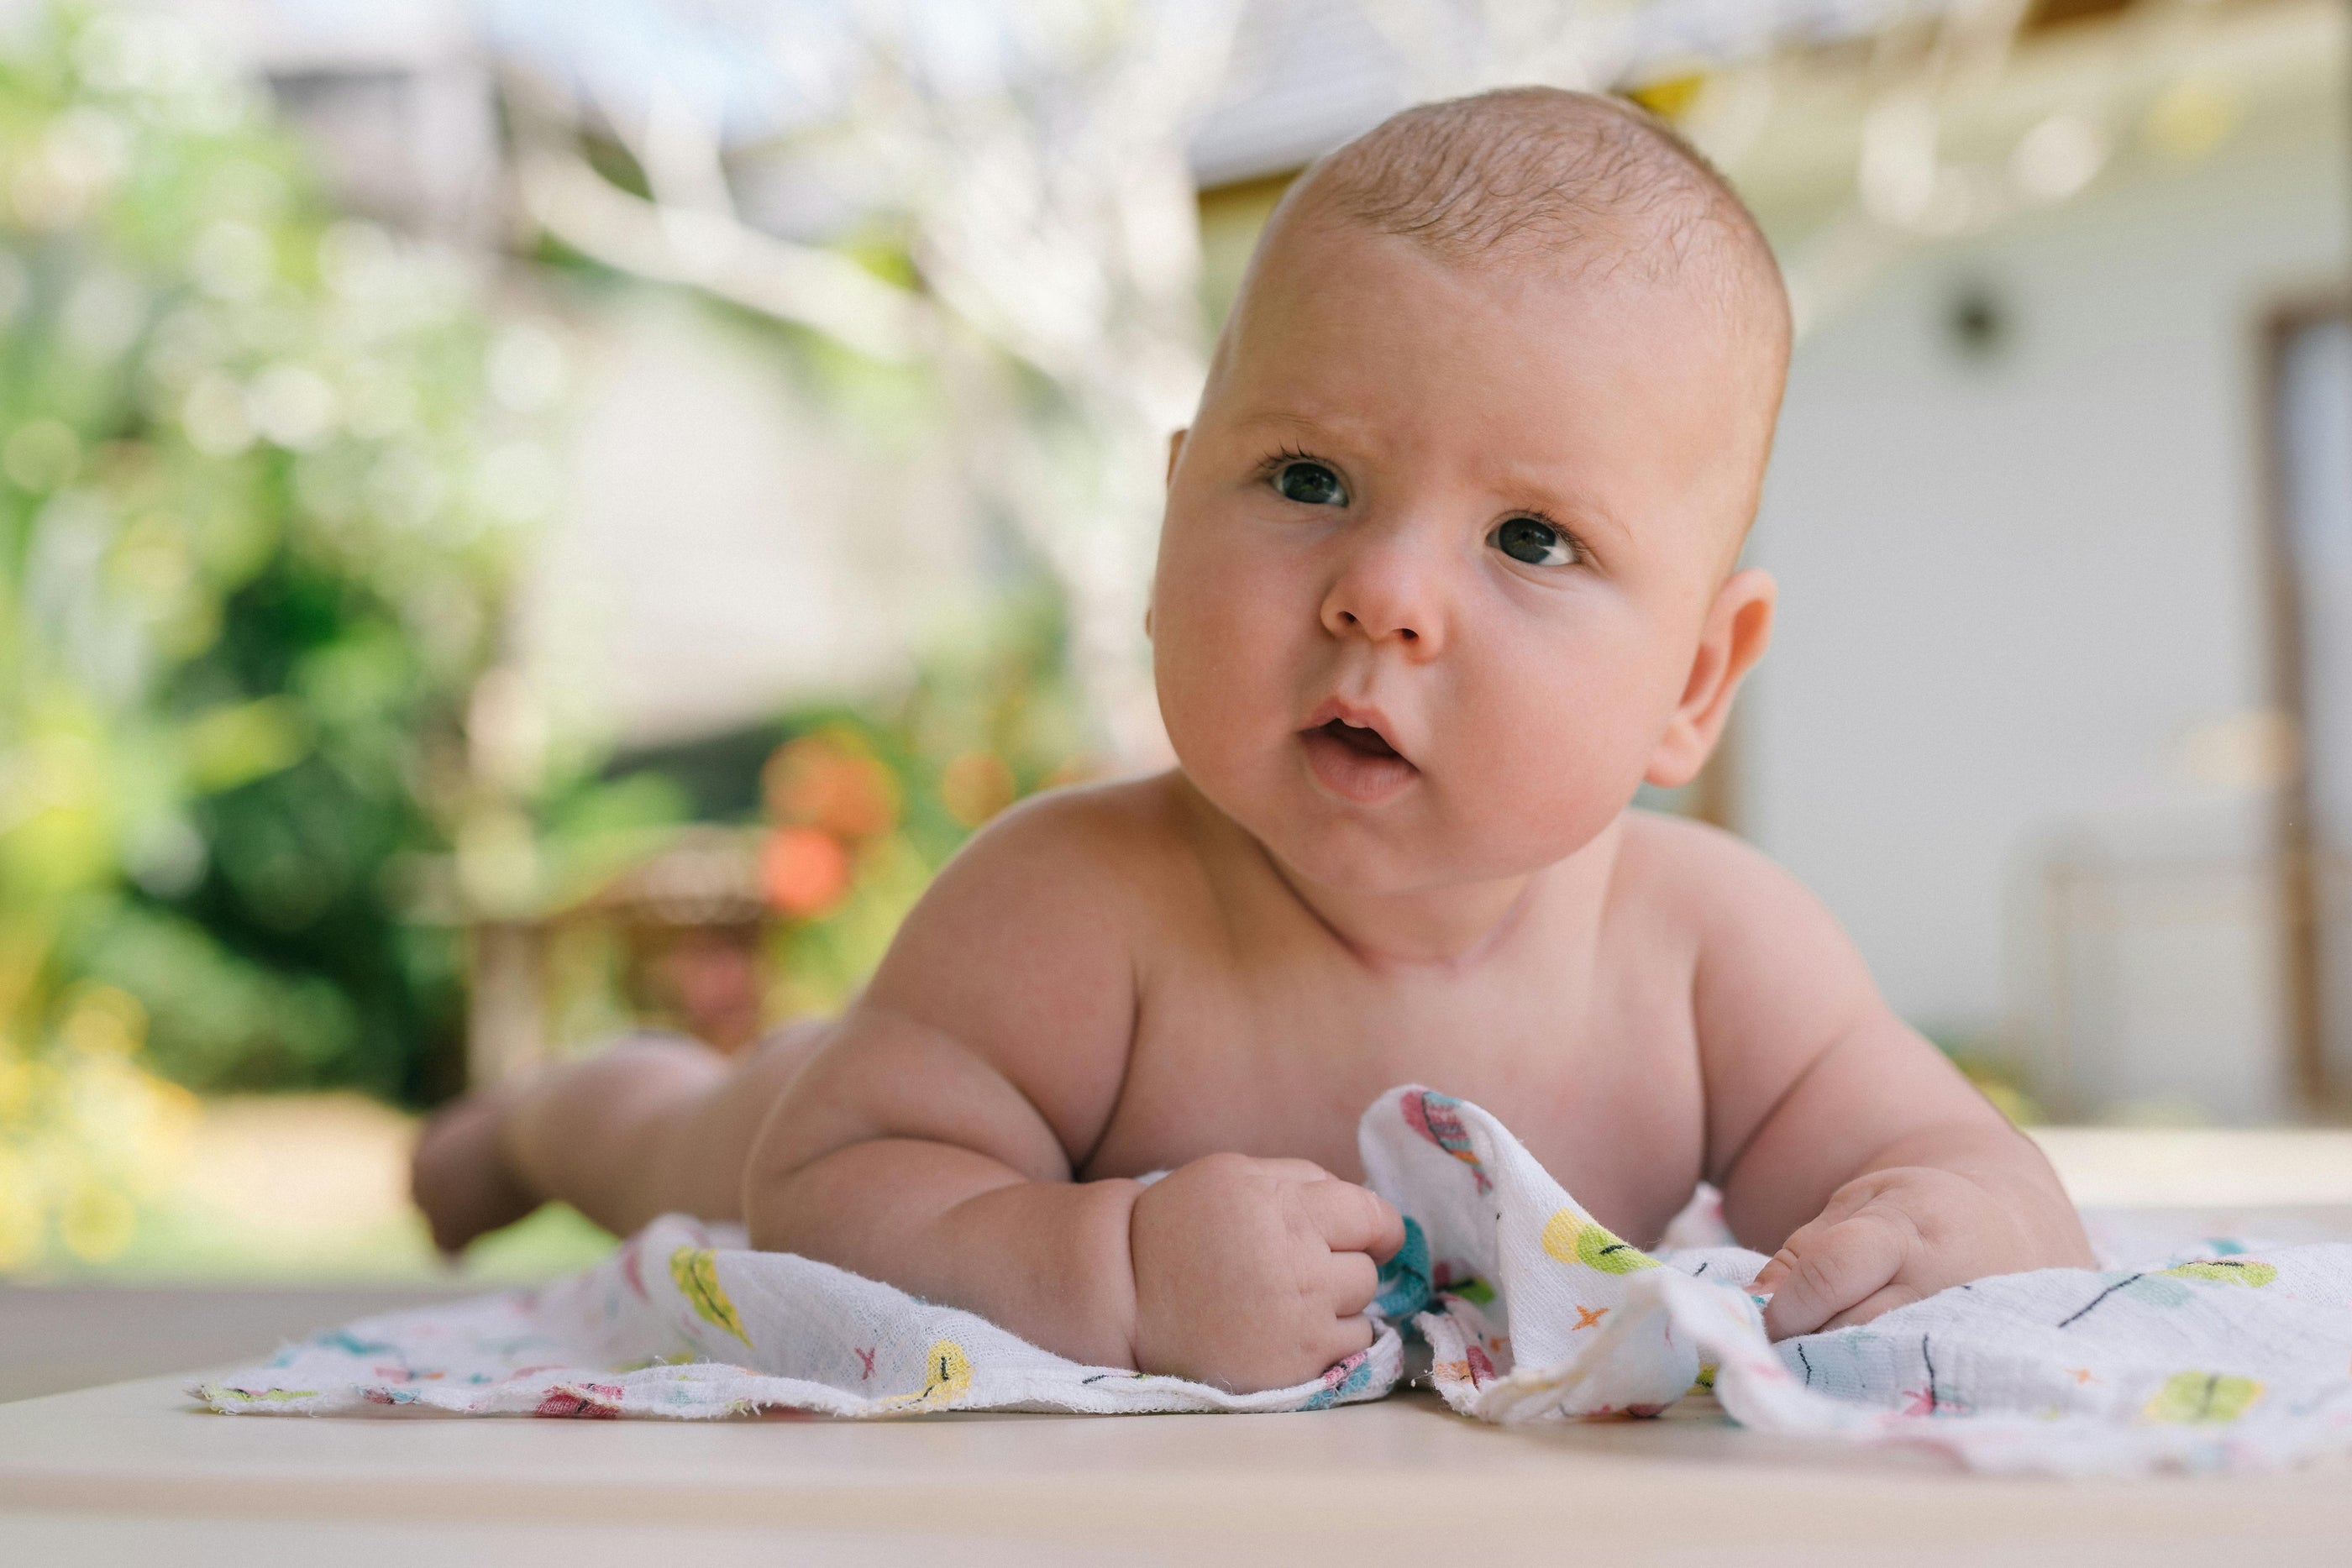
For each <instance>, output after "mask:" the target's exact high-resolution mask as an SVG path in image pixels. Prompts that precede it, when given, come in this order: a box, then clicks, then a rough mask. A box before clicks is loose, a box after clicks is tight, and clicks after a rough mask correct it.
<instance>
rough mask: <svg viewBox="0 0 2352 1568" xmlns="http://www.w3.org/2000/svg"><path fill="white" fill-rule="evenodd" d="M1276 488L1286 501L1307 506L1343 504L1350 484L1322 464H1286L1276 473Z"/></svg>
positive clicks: (1341, 505) (1335, 505) (1305, 462)
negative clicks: (1343, 482) (1342, 480)
mask: <svg viewBox="0 0 2352 1568" xmlns="http://www.w3.org/2000/svg"><path fill="white" fill-rule="evenodd" d="M1274 487H1275V489H1276V491H1277V492H1278V493H1279V494H1280V495H1281V496H1282V498H1283V499H1284V500H1286V501H1297V502H1298V503H1300V504H1301V505H1302V506H1308V507H1344V506H1346V505H1347V504H1348V487H1347V486H1345V485H1342V484H1340V483H1339V476H1338V475H1337V474H1334V473H1332V472H1331V470H1330V469H1328V468H1327V467H1325V466H1324V465H1322V464H1320V463H1312V462H1307V461H1303V460H1302V461H1299V462H1295V463H1286V464H1284V465H1282V467H1281V469H1280V471H1278V472H1277V473H1276V475H1275V476H1274Z"/></svg>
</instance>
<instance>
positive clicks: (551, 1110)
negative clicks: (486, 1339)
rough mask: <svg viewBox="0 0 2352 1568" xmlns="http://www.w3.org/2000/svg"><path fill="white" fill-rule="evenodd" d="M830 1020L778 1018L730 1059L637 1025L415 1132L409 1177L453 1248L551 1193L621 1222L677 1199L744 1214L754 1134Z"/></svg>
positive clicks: (632, 1223)
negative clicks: (780, 1025)
mask: <svg viewBox="0 0 2352 1568" xmlns="http://www.w3.org/2000/svg"><path fill="white" fill-rule="evenodd" d="M828 1029H829V1026H828V1025H826V1024H824V1023H822V1022H814V1021H812V1022H808V1023H803V1024H800V1025H797V1026H794V1027H793V1028H790V1029H786V1030H779V1031H777V1032H776V1033H775V1034H773V1035H771V1036H770V1037H769V1038H768V1039H767V1040H764V1041H762V1042H761V1043H760V1044H759V1045H757V1046H755V1047H754V1048H753V1049H752V1050H751V1051H747V1052H745V1053H744V1054H743V1056H741V1057H740V1058H738V1059H736V1060H734V1061H730V1060H729V1059H728V1058H726V1057H724V1056H721V1055H720V1054H719V1052H717V1051H713V1050H711V1049H710V1048H709V1046H707V1045H704V1044H702V1043H700V1042H699V1041H698V1040H688V1039H686V1038H684V1037H683V1036H677V1035H646V1036H638V1037H635V1038H632V1039H629V1040H623V1041H621V1042H620V1043H619V1044H617V1045H614V1047H613V1048H612V1049H610V1050H609V1051H604V1052H602V1053H601V1054H599V1055H596V1056H593V1057H591V1058H589V1059H588V1060H587V1061H580V1062H574V1063H571V1064H568V1065H565V1066H562V1067H558V1068H555V1069H553V1070H552V1071H548V1072H545V1073H542V1074H541V1075H540V1076H539V1077H537V1078H535V1079H532V1080H530V1081H529V1082H524V1083H522V1084H520V1085H515V1086H511V1087H501V1088H499V1089H494V1090H490V1091H487V1092H483V1093H479V1094H474V1095H468V1096H467V1098H466V1099H464V1100H462V1101H460V1102H459V1103H457V1104H456V1105H454V1106H452V1107H450V1108H449V1109H448V1110H447V1111H445V1112H443V1113H441V1114H440V1115H438V1116H436V1117H435V1118H434V1119H433V1121H432V1122H431V1123H430V1124H427V1126H426V1127H425V1134H424V1135H423V1137H421V1138H420V1139H419V1140H418V1142H417V1146H416V1158H415V1167H414V1171H413V1180H412V1186H413V1189H414V1191H415V1197H416V1202H417V1206H418V1207H421V1208H423V1209H424V1210H425V1218H426V1219H427V1220H428V1221H430V1222H431V1224H432V1227H433V1239H434V1241H435V1243H436V1245H438V1246H440V1247H441V1248H442V1249H445V1250H448V1251H455V1250H456V1249H457V1248H459V1247H462V1246H464V1245H465V1244H466V1243H467V1241H469V1240H471V1239H473V1238H474V1237H476V1236H478V1235H480V1234H481V1233H482V1232H484V1231H486V1230H493V1229H496V1228H498V1227H499V1226H501V1225H505V1224H507V1223H509V1222H510V1221H512V1220H515V1219H520V1218H522V1216H523V1215H525V1214H528V1213H529V1212H530V1210H531V1209H532V1208H535V1207H538V1206H539V1205H540V1204H541V1203H542V1202H546V1201H549V1200H561V1201H562V1202H565V1203H569V1204H570V1205H572V1207H574V1208H577V1209H579V1210H580V1211H581V1212H582V1213H583V1214H585V1215H586V1216H587V1217H588V1218H591V1219H593V1220H594V1221H595V1222H596V1223H597V1224H599V1225H602V1226H604V1228H606V1229H608V1230H612V1231H614V1232H617V1233H620V1234H623V1235H625V1234H627V1233H628V1232H630V1231H632V1230H635V1229H636V1228H638V1227H639V1226H641V1225H643V1224H645V1223H646V1221H647V1220H649V1219H652V1218H655V1217H656V1215H661V1214H667V1213H671V1212H680V1213H686V1214H692V1215H697V1216H699V1217H700V1218H705V1219H735V1218H740V1209H741V1203H742V1190H741V1189H742V1180H743V1164H744V1160H745V1157H746V1156H747V1155H749V1154H750V1152H751V1140H752V1137H753V1136H754V1135H755V1134H757V1133H758V1132H759V1130H760V1124H761V1122H762V1121H763V1120H765V1119H766V1117H767V1113H768V1110H769V1107H770V1106H772V1105H773V1104H774V1103H775V1101H776V1097H777V1096H778V1095H779V1094H782V1092H783V1091H784V1089H785V1087H786V1086H787V1085H788V1084H790V1083H791V1082H792V1081H793V1078H794V1076H796V1075H797V1074H798V1073H799V1071H800V1070H801V1067H802V1065H803V1063H805V1062H806V1061H808V1059H809V1057H810V1056H811V1055H813V1054H814V1052H815V1051H816V1049H817V1048H818V1047H819V1046H820V1045H822V1044H823V1043H824V1038H825V1035H826V1033H827V1031H828Z"/></svg>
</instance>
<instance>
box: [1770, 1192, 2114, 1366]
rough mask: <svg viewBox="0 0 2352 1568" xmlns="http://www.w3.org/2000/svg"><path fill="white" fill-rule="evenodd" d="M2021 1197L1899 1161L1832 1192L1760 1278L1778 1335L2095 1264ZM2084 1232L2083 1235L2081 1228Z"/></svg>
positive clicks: (1773, 1331)
mask: <svg viewBox="0 0 2352 1568" xmlns="http://www.w3.org/2000/svg"><path fill="white" fill-rule="evenodd" d="M2027 1207H2031V1206H2030V1205H2023V1206H2021V1205H2020V1204H2019V1203H2018V1202H2017V1201H2015V1200H2014V1199H2013V1198H2012V1200H2011V1201H2009V1202H2003V1201H2002V1200H2001V1198H2000V1197H1999V1196H1998V1194H1997V1193H1996V1192H1995V1191H1994V1190H1993V1189H1992V1188H1990V1187H1988V1186H1982V1185H1979V1183H1977V1182H1975V1181H1972V1180H1970V1179H1969V1177H1967V1176H1959V1175H1957V1174H1955V1173H1954V1172H1951V1171H1948V1170H1937V1169H1935V1168H1933V1167H1930V1166H1895V1167H1894V1168H1892V1169H1888V1170H1880V1171H1872V1172H1870V1173H1869V1174H1868V1175H1866V1176H1856V1177H1855V1178H1854V1179H1853V1180H1852V1181H1850V1182H1848V1183H1846V1184H1845V1185H1844V1186H1842V1187H1840V1188H1838V1189H1837V1191H1836V1192H1834V1193H1832V1194H1831V1196H1830V1201H1829V1206H1828V1207H1825V1208H1823V1209H1822V1212H1821V1214H1820V1216H1819V1218H1815V1219H1813V1220H1812V1221H1811V1223H1809V1224H1807V1225H1804V1226H1801V1227H1800V1228H1798V1229H1797V1231H1796V1232H1795V1234H1793V1235H1791V1236H1790V1238H1789V1239H1788V1241H1787V1242H1786V1243H1785V1244H1783V1245H1782V1247H1781V1249H1780V1251H1779V1252H1777V1253H1775V1254H1773V1257H1772V1260H1771V1261H1770V1262H1769V1263H1767V1264H1765V1265H1764V1268H1763V1270H1762V1271H1761V1272H1759V1274H1758V1275H1757V1276H1756V1284H1755V1289H1756V1291H1757V1292H1758V1293H1759V1294H1761V1293H1763V1292H1765V1291H1770V1292H1771V1295H1772V1301H1771V1303H1770V1304H1769V1306H1767V1307H1766V1308H1765V1309H1764V1326H1765V1328H1766V1330H1767V1331H1769V1333H1770V1334H1771V1335H1772V1337H1773V1338H1774V1339H1787V1338H1789V1337H1790V1336H1791V1335H1793V1334H1802V1333H1813V1332H1814V1331H1816V1330H1818V1329H1824V1328H1832V1329H1836V1328H1844V1327H1845V1326H1846V1325H1848V1324H1849V1323H1861V1322H1869V1321H1870V1320H1871V1319H1873V1318H1874V1317H1876V1316H1877V1315H1878V1314H1879V1313H1881V1312H1890V1311H1892V1310H1893V1309H1895V1308H1896V1307H1901V1306H1907V1305H1909V1304H1910V1303H1911V1302H1913V1301H1924V1300H1926V1299H1927V1297H1929V1296H1932V1295H1934V1294H1935V1293H1936V1292H1937V1291H1942V1290H1947V1289H1949V1288H1950V1287H1951V1286H1954V1285H1963V1284H1966V1283H1968V1282H1969V1281H1971V1280H1981V1279H1983V1278H1985V1277H1986V1276H1987V1275H1990V1274H2012V1273H2017V1272H2020V1271H2021V1270H2027V1269H2048V1268H2059V1267H2084V1268H2087V1267H2089V1266H2090V1263H2091V1260H2090V1259H2089V1258H2088V1257H2087V1256H2082V1255H2079V1254H2081V1251H2082V1249H2081V1244H2080V1242H2079V1240H2076V1241H2074V1243H2073V1244H2072V1245H2067V1246H2062V1245H2056V1244H2054V1243H2053V1237H2052V1236H2051V1235H2048V1234H2043V1233H2042V1232H2045V1231H2047V1230H2048V1229H2049V1228H2048V1227H2036V1226H2035V1225H2034V1224H2033V1223H2032V1217H2031V1216H2030V1215H2028V1214H2026V1213H2024V1212H2022V1210H2023V1209H2024V1208H2027ZM2076 1234H2077V1235H2079V1232H2078V1233H2076Z"/></svg>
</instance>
